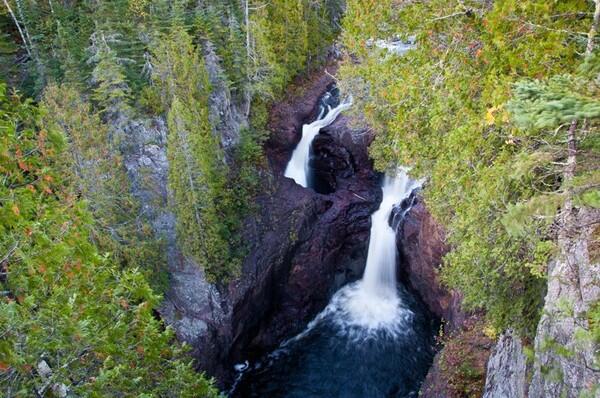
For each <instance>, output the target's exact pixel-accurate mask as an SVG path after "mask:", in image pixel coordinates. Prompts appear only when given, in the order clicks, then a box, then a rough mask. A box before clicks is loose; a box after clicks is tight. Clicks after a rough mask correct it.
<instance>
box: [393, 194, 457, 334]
mask: <svg viewBox="0 0 600 398" xmlns="http://www.w3.org/2000/svg"><path fill="white" fill-rule="evenodd" d="M397 236H398V238H397V241H398V250H399V252H400V253H401V257H402V262H401V264H400V266H399V267H398V269H399V271H400V273H401V278H402V279H405V280H407V282H408V284H409V286H411V287H412V288H413V289H414V290H416V291H417V293H418V294H419V295H420V296H421V298H422V299H423V301H424V302H425V304H426V305H427V306H428V307H429V309H430V311H431V312H433V313H434V314H435V315H436V316H437V317H439V318H441V319H443V320H444V321H445V323H446V324H447V325H448V327H449V329H450V330H454V329H457V328H460V326H461V325H462V324H463V323H464V321H465V318H466V315H465V314H464V313H463V312H462V311H461V310H460V302H461V298H460V295H459V294H458V293H457V292H454V291H448V290H447V289H446V288H444V287H443V286H442V284H441V282H440V279H439V268H440V266H441V263H442V257H443V256H444V254H446V252H447V251H448V249H449V248H448V246H447V245H446V241H445V233H444V230H443V228H442V226H441V225H439V224H438V223H437V222H436V221H435V220H434V219H433V217H432V216H431V214H430V213H429V211H428V210H427V207H426V206H425V203H424V202H423V200H422V198H420V197H417V198H416V203H414V204H413V207H412V208H411V210H410V211H409V212H408V213H407V215H406V216H405V218H404V221H403V223H402V225H401V227H400V231H399V233H398V235H397Z"/></svg>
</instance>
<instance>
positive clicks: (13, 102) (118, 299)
mask: <svg viewBox="0 0 600 398" xmlns="http://www.w3.org/2000/svg"><path fill="white" fill-rule="evenodd" d="M67 93H68V91H67ZM70 99H71V100H73V98H70ZM80 106H82V105H80ZM46 116H47V114H46V111H45V110H43V109H38V108H37V107H35V106H34V105H32V104H31V103H29V102H21V101H20V99H19V98H18V97H10V98H7V97H6V95H5V88H4V86H0V173H1V174H2V184H1V185H0V197H2V206H1V207H0V253H1V256H2V257H1V261H0V268H1V271H2V274H1V275H2V276H1V280H0V285H1V287H2V297H1V298H0V334H1V335H2V336H3V337H2V341H1V342H0V390H2V392H3V396H6V397H17V396H49V395H51V394H52V393H51V391H52V390H54V389H57V388H61V387H65V388H67V389H68V390H69V391H71V392H72V393H73V394H74V395H77V396H90V397H98V396H133V395H138V394H139V393H140V391H144V394H145V395H144V396H149V397H151V396H154V397H159V396H161V397H197V396H201V397H216V396H217V393H216V391H215V390H214V388H213V387H212V386H211V384H210V383H209V382H208V381H207V380H206V379H205V378H203V377H202V376H200V375H198V374H196V373H195V371H194V370H193V368H192V365H191V363H190V361H189V360H188V359H186V358H185V356H184V352H183V351H184V350H183V348H182V347H179V346H178V345H177V344H176V343H175V342H174V341H173V340H174V337H173V332H172V330H171V329H170V328H167V329H165V328H164V326H163V325H162V323H161V322H160V321H159V320H158V319H157V318H156V317H155V316H154V314H153V311H154V309H155V308H156V306H157V304H158V303H159V301H160V297H159V296H157V295H156V294H155V293H154V292H153V291H152V289H151V288H150V286H149V285H148V283H147V281H146V279H145V277H144V275H143V274H142V273H141V272H140V271H139V270H138V269H137V268H135V267H129V268H127V269H121V267H120V266H119V265H118V264H116V263H114V262H112V261H111V259H110V255H103V254H101V253H100V252H99V251H98V249H97V248H96V246H95V245H94V243H93V239H92V236H93V235H94V232H93V229H92V226H93V225H94V220H93V217H92V215H91V213H90V212H89V211H88V210H87V206H86V203H85V202H82V201H81V200H79V199H78V198H77V196H76V195H75V194H74V192H76V191H77V190H78V189H80V188H77V187H73V186H72V185H71V184H72V183H73V181H71V178H70V177H69V176H68V177H67V178H66V179H65V178H63V172H64V169H63V167H64V158H65V155H66V154H68V153H69V151H70V150H71V149H72V148H73V149H76V150H81V148H80V147H78V144H79V143H77V142H76V140H77V139H76V138H70V139H69V140H67V139H66V137H65V136H64V135H63V134H62V133H61V132H59V130H57V129H55V127H56V126H55V125H47V124H46V123H45V122H44V118H45V117H46ZM86 117H87V116H86V115H79V116H78V118H79V119H77V120H79V121H80V122H82V123H83V119H85V118H86ZM93 119H94V116H91V121H88V122H89V123H95V121H94V120H93ZM74 120H76V119H75V116H73V117H72V118H70V119H67V121H69V122H72V121H74ZM86 123H87V122H86ZM75 182H77V181H75ZM45 367H48V368H49V369H50V371H49V372H50V373H49V372H45V371H44V370H43V369H44V368H45Z"/></svg>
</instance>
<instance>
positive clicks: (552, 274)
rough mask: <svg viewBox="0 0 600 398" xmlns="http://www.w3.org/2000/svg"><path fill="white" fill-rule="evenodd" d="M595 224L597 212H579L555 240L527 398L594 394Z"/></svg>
mask: <svg viewBox="0 0 600 398" xmlns="http://www.w3.org/2000/svg"><path fill="white" fill-rule="evenodd" d="M599 223H600V210H591V209H580V210H579V213H578V214H576V215H575V216H574V217H573V220H572V225H569V226H568V228H570V231H564V230H563V231H562V232H563V233H562V234H561V236H560V237H559V248H560V254H559V255H558V257H557V258H556V259H555V260H554V261H552V262H551V263H550V264H549V266H548V291H547V293H546V298H545V300H544V309H543V312H542V318H541V319H540V322H539V324H538V328H537V332H536V337H535V360H534V369H533V377H532V380H531V385H530V387H529V397H531V398H541V397H567V398H571V397H580V396H582V394H583V393H584V392H587V393H588V394H589V396H594V394H598V392H599V391H600V370H599V369H598V363H597V361H596V359H597V355H598V350H599V347H598V341H597V340H596V339H597V336H596V337H595V338H594V337H592V335H591V328H592V327H593V325H591V324H590V318H591V317H590V311H591V310H592V309H593V306H598V303H599V302H600V256H599V249H598V245H599V243H598V242H599V241H600V227H599V226H598V225H599ZM597 327H598V326H597V325H596V328H597ZM596 333H597V331H596ZM594 391H595V392H594ZM596 396H597V395H596Z"/></svg>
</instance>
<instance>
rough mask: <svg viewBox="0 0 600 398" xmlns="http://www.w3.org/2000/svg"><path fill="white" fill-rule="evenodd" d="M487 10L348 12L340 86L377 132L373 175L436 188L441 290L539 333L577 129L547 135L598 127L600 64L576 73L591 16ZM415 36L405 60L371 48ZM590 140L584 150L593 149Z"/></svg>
mask: <svg viewBox="0 0 600 398" xmlns="http://www.w3.org/2000/svg"><path fill="white" fill-rule="evenodd" d="M486 4H488V3H482V2H479V1H450V2H448V1H441V0H440V1H437V0H434V1H429V2H397V1H394V0H384V1H358V0H353V1H349V2H348V11H347V13H346V18H345V20H344V34H343V40H344V44H345V45H346V46H347V48H348V52H349V53H350V57H349V58H348V61H347V62H346V63H345V64H344V65H343V66H342V69H341V75H342V81H343V83H344V84H345V85H346V86H347V87H346V90H348V91H352V92H353V94H354V99H355V103H356V104H357V106H356V107H355V109H356V110H357V112H359V113H360V114H362V115H364V117H365V119H366V121H367V122H368V123H369V124H370V125H372V127H373V129H374V130H375V131H378V132H379V133H378V134H377V136H376V137H375V140H374V142H373V144H372V145H371V148H370V153H371V155H372V157H373V158H374V160H375V165H376V167H377V168H379V169H380V170H387V169H388V168H393V167H396V166H397V165H399V164H401V165H408V166H412V168H413V169H412V172H413V174H415V175H416V176H425V177H427V178H428V184H427V186H426V188H425V190H424V195H425V197H426V200H427V203H428V205H429V207H430V208H431V210H432V213H433V214H434V216H435V217H436V218H437V219H438V220H439V221H440V222H441V223H442V224H443V225H444V226H446V228H447V232H448V235H447V239H448V241H449V243H450V245H451V247H452V251H451V252H450V253H449V254H448V255H447V256H446V257H445V259H444V266H443V267H442V279H443V281H444V282H445V283H446V284H447V285H448V286H449V287H451V288H454V289H458V290H460V291H461V292H462V293H463V295H464V305H465V306H466V308H469V309H473V308H483V309H485V310H486V312H487V316H488V317H489V320H490V321H491V322H492V324H493V326H494V327H496V328H498V329H502V328H505V327H509V326H511V327H513V328H516V329H518V330H520V331H522V332H525V333H527V334H532V333H533V332H534V330H535V326H536V323H537V319H539V310H540V307H541V302H542V299H543V291H544V287H545V281H544V279H543V276H544V271H545V264H546V262H547V259H548V257H549V256H550V255H551V254H552V253H554V248H553V246H554V245H553V243H552V239H553V231H552V229H551V226H552V221H553V216H554V214H555V213H556V209H557V208H558V207H559V206H560V204H561V203H562V200H563V195H562V194H563V192H564V189H565V187H564V186H563V185H564V184H563V183H562V179H561V174H562V170H563V168H562V163H563V162H564V160H565V145H564V139H565V136H564V130H566V129H564V128H563V131H562V135H558V136H554V134H555V130H554V129H556V128H557V127H558V126H556V125H553V126H552V127H553V129H552V130H544V129H541V127H544V128H545V127H547V126H549V125H550V124H552V123H555V122H558V123H565V122H568V121H569V120H572V119H573V118H576V117H582V116H590V117H592V116H595V115H596V112H597V98H598V97H597V91H596V88H595V87H594V86H593V85H591V86H590V84H589V81H590V79H589V78H586V77H584V76H589V75H591V74H592V73H593V72H585V71H584V70H587V71H594V70H596V69H597V65H596V64H594V63H593V62H586V63H585V64H584V66H583V67H582V68H580V69H581V71H578V69H577V65H578V64H579V63H580V62H578V61H579V60H581V57H580V56H579V54H581V53H582V52H583V51H584V49H585V44H586V37H585V36H582V35H580V34H579V33H577V32H582V31H587V30H588V29H589V26H590V23H591V20H590V18H589V17H584V18H575V17H573V15H575V14H576V13H578V12H584V13H589V11H590V9H591V8H590V7H591V4H590V2H586V1H583V0H569V1H561V2H546V1H542V0H539V1H538V0H536V1H528V2H521V1H517V0H507V1H502V2H494V3H493V4H491V5H489V6H487V5H486ZM467 11H468V12H467ZM585 15H589V14H585ZM558 16H560V17H558ZM408 35H415V36H416V43H417V45H416V48H415V49H414V50H411V51H409V52H408V53H406V54H405V55H404V56H397V55H394V54H392V53H389V52H387V51H386V50H383V49H379V48H377V47H376V46H375V45H374V42H373V40H372V39H384V40H385V39H393V38H395V37H404V38H406V37H407V36H408ZM559 75H561V76H562V77H560V78H559V77H555V78H553V76H559ZM565 76H571V77H569V78H566V77H565ZM578 76H579V77H578ZM536 79H537V80H536ZM513 88H514V89H515V90H516V91H513ZM513 94H515V96H514V97H512V96H513ZM511 97H512V98H513V102H510V103H508V104H507V102H508V101H509V100H510V99H511ZM559 97H560V98H559ZM557 99H560V100H559V101H555V100H557ZM514 101H520V102H519V103H518V104H517V103H516V102H514ZM575 108H576V109H575ZM555 111H556V112H555ZM515 112H516V113H518V114H519V117H518V119H519V120H517V121H513V120H512V119H511V117H512V116H513V115H515V114H516V113H515ZM525 124H527V125H528V126H537V128H536V129H529V128H528V129H527V130H526V131H525V130H522V128H523V127H525V126H524V125H525ZM589 128H590V133H589V134H587V135H586V136H583V137H582V140H581V142H580V145H581V147H582V148H583V147H592V148H593V147H594V142H595V141H594V136H597V134H595V133H594V131H595V130H594V128H595V126H594V125H593V124H592V125H590V126H589ZM580 165H581V167H580V169H578V170H579V171H580V172H581V173H584V172H586V171H589V169H590V168H591V167H592V165H593V157H590V159H589V160H588V161H587V162H586V161H585V156H584V155H583V154H582V159H581V162H580ZM586 184H587V183H582V184H580V187H583V186H584V185H586ZM588 185H589V184H588ZM581 197H582V198H583V197H584V195H583V194H582V195H581ZM585 198H587V200H591V201H593V197H592V195H590V194H586V196H585Z"/></svg>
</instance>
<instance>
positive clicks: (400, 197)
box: [230, 92, 435, 398]
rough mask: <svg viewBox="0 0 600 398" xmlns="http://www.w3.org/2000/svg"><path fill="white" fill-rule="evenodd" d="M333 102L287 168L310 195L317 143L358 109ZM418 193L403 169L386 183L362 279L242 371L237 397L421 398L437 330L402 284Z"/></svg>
mask: <svg viewBox="0 0 600 398" xmlns="http://www.w3.org/2000/svg"><path fill="white" fill-rule="evenodd" d="M334 94H336V95H334ZM334 94H332V93H331V92H329V93H327V94H325V95H324V96H323V98H322V99H321V101H320V104H321V105H320V107H321V108H320V112H319V116H318V117H317V119H316V120H315V121H314V122H313V123H311V124H308V125H305V126H304V128H303V135H302V139H301V141H300V143H299V144H298V146H297V148H296V150H295V151H294V153H293V155H292V158H291V160H290V162H289V163H288V167H287V168H286V172H285V176H286V177H289V178H293V179H294V180H295V181H296V183H298V184H299V185H302V186H304V187H308V188H309V189H310V188H311V176H310V167H309V164H310V146H311V143H312V140H313V139H314V137H315V136H316V135H317V134H318V133H319V131H320V129H321V128H323V127H325V126H327V125H329V124H331V123H333V121H335V119H336V117H337V116H338V115H339V114H340V113H341V112H342V111H344V110H345V109H348V108H349V107H350V106H351V102H350V101H339V100H336V99H335V97H337V93H334ZM419 187H420V182H418V181H414V180H411V179H410V178H409V176H408V174H407V171H406V170H404V169H398V170H396V171H395V172H393V173H390V174H389V175H386V176H385V177H384V179H383V183H382V191H383V199H382V202H381V204H380V206H379V209H378V210H377V211H376V212H375V213H373V215H372V216H371V232H370V240H369V248H368V256H367V260H366V267H365V271H364V275H363V278H362V279H361V280H359V281H357V282H354V283H350V284H348V285H346V286H344V287H342V288H341V289H340V290H338V291H337V292H336V293H335V294H334V295H333V297H332V298H331V300H330V302H329V304H328V305H327V306H326V308H325V309H324V310H323V311H321V313H319V314H318V315H317V316H316V317H315V318H314V319H313V320H312V321H311V322H310V323H309V324H308V326H307V327H306V329H305V330H304V331H303V332H302V333H300V334H299V335H297V336H295V337H293V338H291V339H289V340H287V341H285V342H283V343H282V344H281V345H280V347H279V348H278V349H276V350H275V351H273V352H271V353H270V354H268V355H267V356H265V357H264V358H262V359H261V360H259V361H256V362H254V363H247V362H246V363H244V364H239V365H237V367H236V369H237V371H238V378H237V381H236V383H235V385H234V387H233V389H232V391H231V394H230V395H231V396H232V397H239V398H252V397H261V398H262V397H270V398H277V397H282V398H283V397H285V398H311V397H315V398H316V397H323V398H334V397H348V398H379V397H397V398H400V397H417V396H418V391H419V387H420V385H421V383H422V381H423V379H424V377H425V375H426V373H427V371H428V369H429V366H430V365H431V362H432V360H433V356H434V354H435V350H434V333H435V322H434V321H433V320H432V319H431V317H430V316H429V313H428V311H427V309H426V308H425V307H424V305H423V304H422V303H421V302H420V301H419V300H418V299H417V298H415V297H414V296H413V294H412V293H411V292H410V291H409V290H408V289H407V288H406V287H405V286H403V285H402V284H400V283H398V282H397V277H396V275H397V272H396V264H397V262H398V253H397V246H396V230H397V226H398V224H399V222H400V221H401V220H402V218H403V216H404V215H405V214H406V213H407V212H408V211H409V210H410V198H411V194H412V193H413V191H414V190H416V189H418V188H419Z"/></svg>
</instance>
